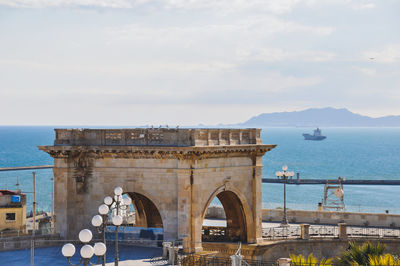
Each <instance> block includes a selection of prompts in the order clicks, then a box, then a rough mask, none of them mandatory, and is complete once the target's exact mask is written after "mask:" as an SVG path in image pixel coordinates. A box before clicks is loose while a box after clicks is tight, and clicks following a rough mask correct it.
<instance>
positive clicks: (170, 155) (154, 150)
mask: <svg viewBox="0 0 400 266" xmlns="http://www.w3.org/2000/svg"><path fill="white" fill-rule="evenodd" d="M275 146H276V145H265V144H252V145H235V146H233V145H231V146H207V147H162V146H157V147H154V146H152V147H149V146H39V149H40V150H42V151H45V152H47V153H48V154H50V156H52V157H53V158H76V157H79V156H82V154H84V156H85V157H90V158H93V159H102V158H126V159H179V160H201V159H206V158H226V157H248V156H262V155H264V154H265V153H266V152H268V151H270V150H272V149H273V148H275Z"/></svg>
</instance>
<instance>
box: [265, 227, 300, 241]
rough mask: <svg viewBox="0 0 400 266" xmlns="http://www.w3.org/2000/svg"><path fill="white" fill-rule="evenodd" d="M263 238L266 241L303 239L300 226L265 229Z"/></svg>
mask: <svg viewBox="0 0 400 266" xmlns="http://www.w3.org/2000/svg"><path fill="white" fill-rule="evenodd" d="M262 237H263V238H265V239H271V240H274V239H288V238H292V239H296V238H300V237H301V229H300V227H299V226H285V227H269V228H263V230H262Z"/></svg>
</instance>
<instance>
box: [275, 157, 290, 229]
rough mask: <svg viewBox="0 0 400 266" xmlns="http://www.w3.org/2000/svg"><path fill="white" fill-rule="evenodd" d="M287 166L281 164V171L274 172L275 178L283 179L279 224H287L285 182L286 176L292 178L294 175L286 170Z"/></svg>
mask: <svg viewBox="0 0 400 266" xmlns="http://www.w3.org/2000/svg"><path fill="white" fill-rule="evenodd" d="M287 169H288V167H287V166H286V165H284V166H282V170H283V172H280V171H278V172H276V173H275V175H276V177H277V178H282V179H283V218H282V222H281V226H288V225H289V223H288V220H287V216H286V182H287V179H288V177H290V178H292V177H293V176H294V172H288V171H287Z"/></svg>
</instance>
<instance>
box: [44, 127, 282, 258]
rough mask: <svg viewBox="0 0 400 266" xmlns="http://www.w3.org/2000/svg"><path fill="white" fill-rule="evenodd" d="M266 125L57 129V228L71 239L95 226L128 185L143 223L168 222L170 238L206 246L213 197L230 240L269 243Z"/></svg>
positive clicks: (191, 247)
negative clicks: (110, 198)
mask: <svg viewBox="0 0 400 266" xmlns="http://www.w3.org/2000/svg"><path fill="white" fill-rule="evenodd" d="M260 131H261V130H260V129H171V128H157V129H156V128H135V129H55V133H56V139H55V141H54V145H52V146H39V149H41V150H43V151H45V152H47V153H49V154H50V155H51V156H52V157H53V158H54V168H53V172H54V182H55V202H54V204H55V215H56V223H55V226H56V230H57V232H58V233H60V234H61V235H62V236H63V237H65V238H68V239H72V238H74V237H75V236H76V234H77V233H78V232H79V230H81V229H82V228H85V227H90V221H91V218H92V216H93V215H95V214H97V208H98V206H99V205H100V204H102V202H103V199H104V197H105V196H107V195H112V192H113V189H114V188H115V187H116V186H121V187H122V188H123V190H124V192H126V194H128V195H129V196H130V197H131V198H132V200H133V205H134V208H135V210H136V224H137V225H140V226H142V227H161V228H163V230H164V236H163V237H164V240H167V241H170V240H176V239H182V240H183V246H184V249H185V251H187V252H194V251H201V250H202V224H203V219H204V216H205V213H206V210H207V208H208V206H209V205H210V203H211V202H212V201H213V199H214V198H218V199H219V200H220V202H221V203H222V206H223V208H224V211H225V214H226V217H227V228H226V233H227V237H229V239H232V240H235V241H237V240H239V241H242V242H244V243H259V242H261V241H262V224H261V223H262V221H261V220H262V211H261V206H262V204H261V203H262V202H261V201H262V199H261V194H262V191H261V184H262V183H261V179H262V156H263V155H264V154H265V153H266V152H268V151H269V150H271V149H273V148H274V147H275V146H276V145H265V144H262V142H261V139H260Z"/></svg>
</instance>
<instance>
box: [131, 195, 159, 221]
mask: <svg viewBox="0 0 400 266" xmlns="http://www.w3.org/2000/svg"><path fill="white" fill-rule="evenodd" d="M125 194H128V195H129V197H130V198H131V199H132V204H133V207H134V208H135V221H136V222H135V226H136V227H144V228H163V222H162V218H161V215H160V212H159V211H158V209H157V207H156V205H155V204H154V203H153V202H152V201H151V200H150V199H149V198H148V197H146V196H144V195H143V194H140V193H137V192H127V193H125Z"/></svg>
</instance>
